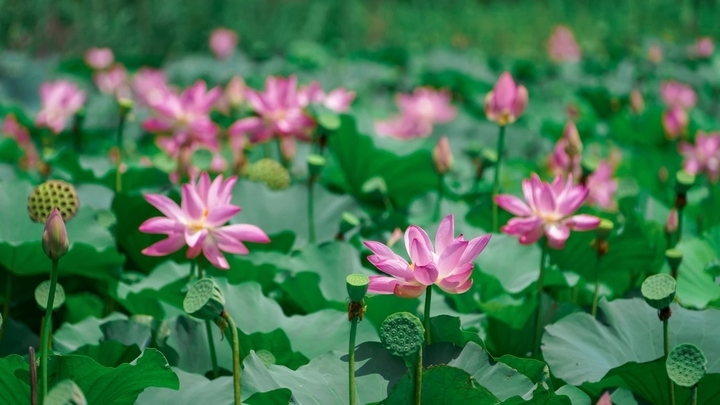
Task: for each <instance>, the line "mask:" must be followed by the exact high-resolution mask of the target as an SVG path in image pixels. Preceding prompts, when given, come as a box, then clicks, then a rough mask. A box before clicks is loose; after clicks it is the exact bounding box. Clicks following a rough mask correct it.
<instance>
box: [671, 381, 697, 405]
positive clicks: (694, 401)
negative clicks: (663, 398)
mask: <svg viewBox="0 0 720 405" xmlns="http://www.w3.org/2000/svg"><path fill="white" fill-rule="evenodd" d="M697 391H698V386H697V384H695V385H694V386H693V387H692V388H691V389H690V399H689V400H688V402H689V403H690V405H697V402H698V400H697V398H698V393H697ZM673 404H674V401H673Z"/></svg>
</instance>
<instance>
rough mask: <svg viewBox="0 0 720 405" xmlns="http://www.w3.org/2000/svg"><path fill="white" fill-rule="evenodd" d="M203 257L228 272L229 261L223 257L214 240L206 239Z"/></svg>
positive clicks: (203, 246)
mask: <svg viewBox="0 0 720 405" xmlns="http://www.w3.org/2000/svg"><path fill="white" fill-rule="evenodd" d="M202 252H203V255H204V256H205V257H206V258H207V259H208V261H209V262H210V263H212V265H213V266H215V267H217V268H218V269H221V270H227V269H229V268H230V265H229V264H228V261H227V259H225V256H223V254H222V252H221V251H220V248H219V247H218V245H217V242H216V241H215V240H213V239H212V238H206V239H205V242H204V243H203V245H202Z"/></svg>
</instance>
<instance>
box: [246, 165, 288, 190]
mask: <svg viewBox="0 0 720 405" xmlns="http://www.w3.org/2000/svg"><path fill="white" fill-rule="evenodd" d="M247 177H248V178H249V179H250V180H252V181H259V182H262V183H265V184H266V185H267V186H268V187H270V189H271V190H283V189H286V188H288V187H290V172H288V170H287V169H286V168H285V167H284V166H283V165H282V164H280V163H279V162H277V161H275V160H272V159H269V158H263V159H260V160H258V161H257V162H255V163H252V164H250V165H248V168H247Z"/></svg>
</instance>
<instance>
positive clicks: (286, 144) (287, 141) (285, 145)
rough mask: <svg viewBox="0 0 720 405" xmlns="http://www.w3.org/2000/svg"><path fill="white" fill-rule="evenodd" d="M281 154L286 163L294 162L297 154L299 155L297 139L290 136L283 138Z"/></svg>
mask: <svg viewBox="0 0 720 405" xmlns="http://www.w3.org/2000/svg"><path fill="white" fill-rule="evenodd" d="M280 152H281V153H282V156H283V159H285V161H286V162H290V161H292V160H293V158H294V157H295V153H297V144H296V143H295V139H294V138H291V137H288V136H285V137H283V138H282V140H280Z"/></svg>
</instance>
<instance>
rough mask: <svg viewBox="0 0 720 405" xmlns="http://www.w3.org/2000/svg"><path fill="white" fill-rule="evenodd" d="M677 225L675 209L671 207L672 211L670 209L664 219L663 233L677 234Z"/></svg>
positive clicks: (678, 223)
mask: <svg viewBox="0 0 720 405" xmlns="http://www.w3.org/2000/svg"><path fill="white" fill-rule="evenodd" d="M679 225H680V220H679V218H678V211H677V208H674V207H673V208H672V209H670V212H669V213H668V216H667V219H665V233H667V234H673V233H675V232H677V230H678V226H679Z"/></svg>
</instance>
